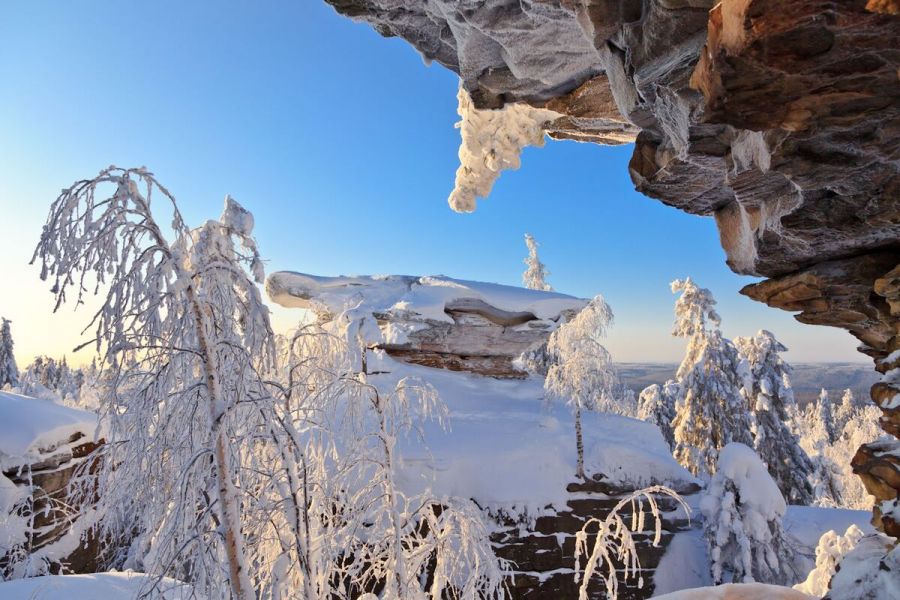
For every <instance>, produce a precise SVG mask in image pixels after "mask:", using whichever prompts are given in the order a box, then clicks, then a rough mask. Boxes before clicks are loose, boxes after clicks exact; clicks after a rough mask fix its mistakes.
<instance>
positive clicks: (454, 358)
mask: <svg viewBox="0 0 900 600" xmlns="http://www.w3.org/2000/svg"><path fill="white" fill-rule="evenodd" d="M266 292H267V293H268V295H269V297H270V298H271V299H272V300H273V301H275V302H277V303H278V304H281V305H282V306H287V307H297V308H307V309H311V310H314V311H315V312H316V313H317V314H318V316H319V320H320V322H323V323H325V322H331V321H333V320H335V319H336V318H337V317H338V316H341V315H346V316H348V317H349V318H350V319H353V320H356V321H359V322H362V321H363V320H365V319H372V320H374V321H375V323H376V324H377V327H376V328H366V327H364V326H363V327H360V335H361V336H363V337H364V340H363V341H364V343H365V344H366V345H367V347H368V348H371V349H377V350H384V351H385V352H386V353H387V354H388V355H390V356H392V357H394V358H396V359H398V360H402V361H404V362H409V363H413V364H419V365H424V366H428V367H434V368H440V369H448V370H451V371H469V372H471V373H477V374H479V375H487V376H490V377H501V378H521V377H525V376H526V373H525V372H524V371H522V370H520V369H518V368H516V367H515V366H514V364H513V362H514V361H515V360H516V359H517V358H518V357H519V356H520V355H521V354H522V353H524V352H526V351H528V350H532V349H534V348H536V347H538V346H540V345H541V344H544V343H545V342H546V341H547V338H548V337H549V335H550V332H551V331H553V330H554V329H555V328H556V327H557V326H558V325H559V323H561V322H562V320H563V319H565V318H567V317H571V316H572V315H573V314H574V313H575V312H577V311H578V310H580V309H581V308H582V307H583V306H584V304H585V301H584V300H580V299H578V298H573V297H572V296H566V295H565V294H557V293H554V292H543V291H537V290H526V289H523V288H515V287H511V286H504V285H497V284H491V283H479V282H472V281H461V280H456V279H450V278H448V277H411V276H405V275H391V276H385V277H316V276H312V275H304V274H302V273H293V272H286V271H282V272H278V273H273V274H272V275H270V276H269V278H268V280H267V281H266Z"/></svg>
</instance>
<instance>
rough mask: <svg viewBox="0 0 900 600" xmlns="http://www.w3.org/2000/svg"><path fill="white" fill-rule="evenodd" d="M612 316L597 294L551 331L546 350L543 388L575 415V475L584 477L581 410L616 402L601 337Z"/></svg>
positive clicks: (610, 367)
mask: <svg viewBox="0 0 900 600" xmlns="http://www.w3.org/2000/svg"><path fill="white" fill-rule="evenodd" d="M612 320H613V313H612V309H611V308H610V307H609V304H607V303H606V300H604V299H603V296H600V295H597V296H594V298H593V299H592V300H591V301H590V302H589V303H588V305H587V306H586V307H584V308H583V309H582V310H581V312H579V313H578V314H577V315H576V316H575V318H573V319H572V320H571V321H569V322H568V323H564V324H563V325H561V326H560V327H559V329H557V330H556V331H554V332H553V333H551V334H550V339H549V341H548V342H547V354H548V355H549V356H550V367H549V368H548V370H547V377H546V379H544V391H545V392H546V395H547V398H548V399H550V400H562V401H564V402H566V403H567V404H568V405H569V407H570V408H571V409H572V413H573V414H574V416H575V448H576V451H577V454H578V466H577V467H576V471H575V475H576V476H577V477H580V478H582V479H584V477H585V474H584V438H583V436H582V432H581V412H582V411H584V410H597V411H607V410H611V409H612V408H613V404H614V402H615V399H614V396H613V391H614V389H615V387H616V385H617V384H618V379H619V378H618V374H617V373H616V369H615V366H614V365H613V361H612V356H610V354H609V352H608V351H607V350H606V348H605V347H604V346H603V344H602V343H600V342H601V339H602V338H603V337H604V336H605V335H606V332H607V330H608V329H609V326H610V324H611V323H612Z"/></svg>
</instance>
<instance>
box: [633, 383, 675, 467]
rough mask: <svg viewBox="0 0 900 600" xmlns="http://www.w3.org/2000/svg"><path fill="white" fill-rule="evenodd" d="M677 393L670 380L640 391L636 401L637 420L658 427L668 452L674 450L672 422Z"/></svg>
mask: <svg viewBox="0 0 900 600" xmlns="http://www.w3.org/2000/svg"><path fill="white" fill-rule="evenodd" d="M678 393H679V390H678V384H677V383H675V382H674V381H672V380H671V379H670V380H668V381H667V382H665V383H664V384H663V385H659V384H657V383H654V384H653V385H650V386H647V387H646V388H644V389H643V390H642V391H641V395H640V398H639V399H638V413H637V418H638V419H641V420H643V421H647V422H649V423H653V424H655V425H656V426H657V427H659V430H660V431H661V432H662V435H663V438H664V439H665V440H666V443H667V444H669V449H670V450H671V449H674V448H675V432H674V430H673V429H672V421H673V420H674V419H675V400H676V398H677V397H678Z"/></svg>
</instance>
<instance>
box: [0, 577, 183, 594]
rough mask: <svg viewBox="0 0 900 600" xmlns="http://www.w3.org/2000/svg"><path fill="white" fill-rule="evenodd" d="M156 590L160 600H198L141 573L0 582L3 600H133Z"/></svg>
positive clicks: (178, 585) (170, 582)
mask: <svg viewBox="0 0 900 600" xmlns="http://www.w3.org/2000/svg"><path fill="white" fill-rule="evenodd" d="M154 588H155V590H156V591H158V592H159V595H155V596H154V597H160V598H161V599H162V600H187V599H188V598H192V599H194V600H197V596H196V595H194V594H191V590H190V588H189V587H188V586H186V585H184V584H181V583H178V582H176V581H173V580H171V579H163V580H161V581H157V580H156V579H155V578H151V577H148V576H147V575H144V574H141V573H130V572H124V573H96V574H93V575H47V576H44V577H33V578H31V579H17V580H14V581H5V582H0V598H2V599H3V600H134V599H135V598H138V597H139V596H140V594H142V593H145V592H149V591H150V590H153V589H154Z"/></svg>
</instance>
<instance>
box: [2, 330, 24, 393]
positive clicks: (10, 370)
mask: <svg viewBox="0 0 900 600" xmlns="http://www.w3.org/2000/svg"><path fill="white" fill-rule="evenodd" d="M10 323H11V321H9V320H8V319H6V318H3V317H0V389H3V388H4V387H6V386H9V387H15V386H17V385H19V367H17V366H16V357H15V356H14V355H13V339H12V333H11V332H10V330H9V324H10Z"/></svg>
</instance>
